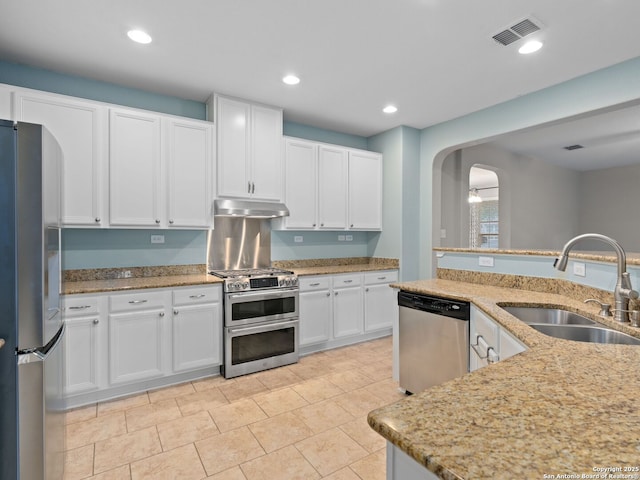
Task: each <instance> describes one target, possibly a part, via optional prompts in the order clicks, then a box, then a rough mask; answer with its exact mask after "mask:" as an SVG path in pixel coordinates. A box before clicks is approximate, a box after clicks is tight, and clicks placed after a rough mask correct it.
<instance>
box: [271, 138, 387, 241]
mask: <svg viewBox="0 0 640 480" xmlns="http://www.w3.org/2000/svg"><path fill="white" fill-rule="evenodd" d="M284 151H285V203H286V205H287V207H288V208H289V211H290V215H289V216H288V217H285V218H284V219H283V220H279V221H278V223H276V224H275V226H276V228H285V229H289V230H305V229H317V230H345V229H349V230H381V229H382V155H380V154H379V153H374V152H368V151H364V150H354V149H350V148H345V147H340V146H336V145H328V144H323V143H315V142H310V141H305V140H300V139H298V138H292V137H286V138H285V141H284Z"/></svg>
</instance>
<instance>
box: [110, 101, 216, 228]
mask: <svg viewBox="0 0 640 480" xmlns="http://www.w3.org/2000/svg"><path fill="white" fill-rule="evenodd" d="M109 121H110V124H109V126H110V151H109V157H110V158H109V168H110V175H109V177H110V178H109V179H110V183H109V186H110V190H109V198H110V222H109V223H110V225H111V226H116V227H120V226H122V227H161V228H209V227H210V226H211V225H212V215H211V202H212V199H213V195H212V190H213V170H214V163H213V151H214V150H213V148H214V147H213V145H214V133H213V125H212V124H210V123H207V122H199V121H195V120H187V119H180V118H174V117H167V116H160V115H154V114H151V113H147V112H140V111H137V110H124V109H112V110H111V111H110V117H109Z"/></svg>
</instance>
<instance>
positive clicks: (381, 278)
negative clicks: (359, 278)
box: [378, 277, 387, 280]
mask: <svg viewBox="0 0 640 480" xmlns="http://www.w3.org/2000/svg"><path fill="white" fill-rule="evenodd" d="M386 279H387V277H378V280H386Z"/></svg>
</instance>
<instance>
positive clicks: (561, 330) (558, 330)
mask: <svg viewBox="0 0 640 480" xmlns="http://www.w3.org/2000/svg"><path fill="white" fill-rule="evenodd" d="M502 308H503V309H504V310H506V311H507V312H509V313H510V314H511V315H513V316H514V317H516V318H518V319H519V320H521V321H523V322H524V323H526V324H527V325H529V326H530V327H531V328H533V329H535V330H537V331H539V332H540V333H544V334H545V335H549V336H550V337H555V338H561V339H564V340H573V341H575V342H589V343H618V344H623V345H640V338H636V337H633V336H631V335H627V334H626V333H623V332H619V331H618V330H614V329H612V328H608V327H606V326H604V325H601V324H599V323H597V322H595V321H593V320H591V319H590V318H587V317H583V316H582V315H580V314H578V313H574V312H569V311H568V310H562V309H560V308H546V307H502Z"/></svg>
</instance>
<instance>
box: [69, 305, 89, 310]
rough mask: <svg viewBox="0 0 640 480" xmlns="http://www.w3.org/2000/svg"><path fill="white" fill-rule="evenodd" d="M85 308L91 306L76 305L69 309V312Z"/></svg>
mask: <svg viewBox="0 0 640 480" xmlns="http://www.w3.org/2000/svg"><path fill="white" fill-rule="evenodd" d="M87 308H91V305H77V306H73V307H69V310H86V309H87Z"/></svg>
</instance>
